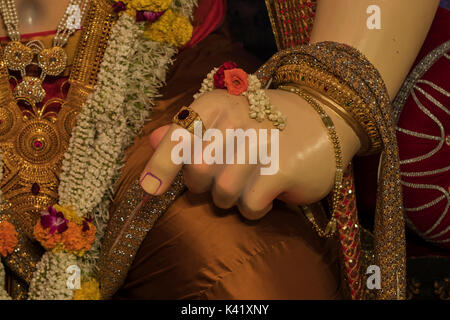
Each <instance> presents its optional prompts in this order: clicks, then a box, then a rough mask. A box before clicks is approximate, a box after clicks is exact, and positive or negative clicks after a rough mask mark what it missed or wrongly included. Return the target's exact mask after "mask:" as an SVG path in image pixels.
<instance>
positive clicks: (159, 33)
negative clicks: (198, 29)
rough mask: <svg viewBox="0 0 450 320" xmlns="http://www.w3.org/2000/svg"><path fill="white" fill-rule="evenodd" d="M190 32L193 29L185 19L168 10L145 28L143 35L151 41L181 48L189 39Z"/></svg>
mask: <svg viewBox="0 0 450 320" xmlns="http://www.w3.org/2000/svg"><path fill="white" fill-rule="evenodd" d="M192 30H193V27H192V25H191V23H190V22H189V20H188V19H187V18H186V17H184V16H181V15H179V14H177V13H175V12H173V11H172V10H170V9H169V10H167V11H166V12H165V13H164V14H163V15H162V16H161V17H160V18H159V19H158V20H156V21H155V22H154V23H152V24H150V25H149V26H148V27H147V29H146V30H145V31H144V35H145V36H146V37H147V38H149V39H150V40H153V41H157V42H165V43H170V44H173V45H174V46H176V47H182V46H183V45H185V44H186V43H187V42H188V41H189V40H190V39H191V37H192Z"/></svg>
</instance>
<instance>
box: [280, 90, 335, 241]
mask: <svg viewBox="0 0 450 320" xmlns="http://www.w3.org/2000/svg"><path fill="white" fill-rule="evenodd" d="M278 89H281V90H284V91H288V92H292V93H295V94H297V95H298V96H300V97H301V98H303V99H304V100H305V101H306V102H308V103H309V104H310V105H311V106H312V107H313V108H314V110H316V112H317V113H318V114H319V115H320V118H321V119H322V122H323V124H324V125H325V127H326V128H327V130H328V136H329V138H330V140H331V144H332V145H333V149H334V156H335V162H336V175H335V178H334V189H333V197H332V214H331V218H330V221H329V222H328V223H327V226H326V227H325V230H322V229H321V228H320V227H319V225H318V224H317V222H316V220H315V219H314V216H313V214H312V212H311V210H308V208H307V207H303V210H304V212H305V215H306V217H307V218H308V220H309V221H310V222H311V224H312V225H313V226H314V229H315V230H316V232H317V234H318V235H319V236H320V237H322V238H331V237H332V236H334V234H335V232H336V217H335V211H336V208H337V203H338V200H339V194H340V191H341V189H342V179H343V176H344V172H343V167H342V149H341V144H340V142H339V137H338V135H337V132H336V129H335V126H334V122H333V120H332V119H331V118H330V116H329V115H328V114H327V113H326V112H325V110H324V109H323V108H322V106H321V105H320V104H318V103H317V102H316V101H315V100H314V98H313V97H312V96H311V95H310V94H309V93H307V92H306V91H305V90H303V89H301V88H299V87H297V86H292V85H291V86H287V85H281V86H279V87H278Z"/></svg>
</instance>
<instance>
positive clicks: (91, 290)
mask: <svg viewBox="0 0 450 320" xmlns="http://www.w3.org/2000/svg"><path fill="white" fill-rule="evenodd" d="M100 299H101V295H100V285H99V283H98V281H97V280H95V279H93V278H90V279H89V280H87V281H82V282H81V288H80V289H78V290H75V292H74V293H73V299H72V300H100Z"/></svg>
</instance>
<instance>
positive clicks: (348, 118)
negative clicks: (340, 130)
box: [288, 84, 369, 153]
mask: <svg viewBox="0 0 450 320" xmlns="http://www.w3.org/2000/svg"><path fill="white" fill-rule="evenodd" d="M288 85H291V84H288ZM294 86H298V87H299V88H301V89H302V90H304V91H306V92H307V93H309V94H310V95H311V96H312V97H313V98H314V99H316V100H317V101H320V102H321V103H323V104H324V105H326V106H328V107H329V108H330V109H332V110H333V111H334V112H336V113H337V114H338V115H339V116H340V117H341V118H342V119H344V121H345V122H346V123H347V124H348V125H349V126H350V127H351V128H352V129H353V131H354V132H355V133H356V135H357V136H358V138H359V141H360V142H361V148H360V150H359V152H358V153H365V152H366V151H367V150H368V149H369V137H368V136H367V134H366V133H365V132H364V129H363V128H362V127H361V125H360V124H359V123H358V122H357V121H355V119H354V118H353V116H352V115H351V114H350V113H349V112H348V111H347V110H346V109H345V108H343V107H342V106H340V105H339V104H337V103H336V102H335V101H334V100H332V99H330V98H328V97H327V96H326V95H324V94H321V93H320V92H319V91H317V90H314V89H311V88H309V87H307V86H303V85H299V84H296V85H294Z"/></svg>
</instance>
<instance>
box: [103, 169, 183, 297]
mask: <svg viewBox="0 0 450 320" xmlns="http://www.w3.org/2000/svg"><path fill="white" fill-rule="evenodd" d="M184 189H185V186H184V182H183V176H182V174H181V173H180V174H179V175H178V176H177V178H176V179H175V180H174V182H173V183H172V185H171V187H170V188H169V190H168V191H166V192H165V193H164V194H162V195H161V196H157V197H155V196H150V195H148V194H147V193H145V191H144V190H143V189H142V187H141V186H140V184H139V180H136V181H135V182H134V183H133V184H132V185H131V187H130V188H129V189H128V190H127V192H126V194H125V196H124V198H123V200H122V201H121V203H120V205H119V206H118V208H117V210H116V211H115V212H114V213H113V214H111V218H110V220H109V223H108V227H107V231H106V233H105V236H104V240H103V246H102V250H101V253H100V260H99V263H98V269H99V272H98V277H99V280H100V291H101V295H102V299H109V298H111V296H112V295H113V294H114V293H115V292H116V291H117V290H118V289H119V288H120V286H121V285H122V283H123V281H124V280H125V277H126V275H127V272H128V269H129V268H130V266H131V264H132V262H133V260H134V257H135V255H136V252H137V251H138V249H139V247H140V245H141V243H142V241H143V240H144V239H145V237H146V236H147V233H148V232H149V231H150V230H151V229H152V228H153V225H154V224H155V222H156V221H157V220H158V218H159V217H160V216H162V215H163V214H164V213H165V212H166V211H167V209H168V208H169V206H170V205H171V204H172V203H173V202H174V201H175V200H176V199H177V198H178V196H179V195H180V194H181V193H182V192H183V191H184ZM143 199H145V201H146V202H145V203H143V204H142V201H143Z"/></svg>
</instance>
